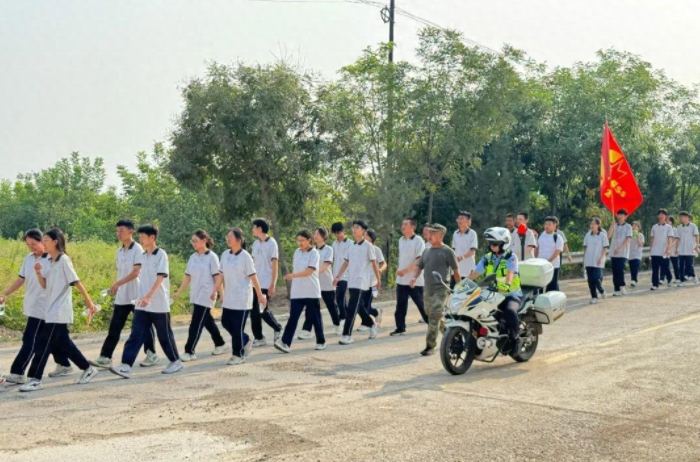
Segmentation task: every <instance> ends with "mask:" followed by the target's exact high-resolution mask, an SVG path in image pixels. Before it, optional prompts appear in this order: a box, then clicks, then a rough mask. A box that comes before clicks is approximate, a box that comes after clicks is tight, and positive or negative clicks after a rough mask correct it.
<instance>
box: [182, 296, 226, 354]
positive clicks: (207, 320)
mask: <svg viewBox="0 0 700 462" xmlns="http://www.w3.org/2000/svg"><path fill="white" fill-rule="evenodd" d="M193 306H194V311H193V312H192V320H191V321H190V330H189V333H188V335H187V343H185V353H188V354H193V353H194V350H195V348H197V343H199V338H200V337H201V335H202V330H203V329H204V328H206V329H207V331H209V334H210V335H211V339H212V340H213V341H214V346H217V347H220V346H224V345H226V342H225V341H224V339H223V337H221V332H219V328H218V327H216V321H214V318H213V317H212V315H211V308H209V307H207V306H202V305H193Z"/></svg>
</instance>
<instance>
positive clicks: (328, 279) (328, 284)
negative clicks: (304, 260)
mask: <svg viewBox="0 0 700 462" xmlns="http://www.w3.org/2000/svg"><path fill="white" fill-rule="evenodd" d="M317 250H318V255H319V259H320V261H319V271H321V267H322V266H323V264H324V263H330V265H328V268H327V269H326V271H324V272H322V273H320V274H319V275H318V280H319V282H320V284H321V290H322V291H323V292H330V291H334V290H335V286H334V285H333V247H331V246H330V245H327V244H326V245H324V246H323V247H321V248H320V249H317Z"/></svg>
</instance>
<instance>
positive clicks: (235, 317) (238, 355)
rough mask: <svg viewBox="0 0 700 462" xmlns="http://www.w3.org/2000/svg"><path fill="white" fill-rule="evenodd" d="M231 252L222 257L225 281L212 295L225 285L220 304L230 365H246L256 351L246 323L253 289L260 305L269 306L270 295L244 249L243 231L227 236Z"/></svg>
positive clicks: (237, 229) (232, 232)
mask: <svg viewBox="0 0 700 462" xmlns="http://www.w3.org/2000/svg"><path fill="white" fill-rule="evenodd" d="M226 244H227V245H228V247H229V250H227V251H226V252H224V253H223V254H221V269H220V272H221V274H222V276H223V277H222V278H219V279H218V280H217V281H216V287H215V288H214V290H213V291H212V293H211V294H210V297H211V299H212V300H214V299H215V298H216V293H217V292H218V291H219V290H220V289H221V285H222V284H223V286H224V298H223V301H222V302H221V308H222V311H223V313H222V315H221V325H222V326H224V329H226V330H227V331H228V333H229V334H231V343H232V344H233V347H232V352H233V354H232V356H231V359H229V361H228V363H227V364H228V365H229V366H237V365H239V364H243V363H245V358H246V356H248V355H249V354H250V351H251V350H252V349H253V342H251V340H250V338H249V337H248V334H246V333H245V323H246V319H247V318H248V313H249V312H250V311H251V310H252V309H253V289H255V294H256V295H257V299H258V303H259V305H261V306H264V307H266V306H267V302H268V300H267V296H266V295H265V293H264V291H263V289H262V288H261V286H260V281H258V276H257V274H256V272H255V263H253V258H252V257H251V256H250V254H249V253H248V252H247V251H246V250H245V237H244V236H243V231H242V230H241V229H240V228H231V229H230V230H229V232H228V234H227V235H226Z"/></svg>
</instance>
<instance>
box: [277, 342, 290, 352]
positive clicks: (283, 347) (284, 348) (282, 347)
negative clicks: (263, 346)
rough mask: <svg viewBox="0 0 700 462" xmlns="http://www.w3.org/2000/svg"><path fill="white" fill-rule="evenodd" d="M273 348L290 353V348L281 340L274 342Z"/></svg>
mask: <svg viewBox="0 0 700 462" xmlns="http://www.w3.org/2000/svg"><path fill="white" fill-rule="evenodd" d="M275 348H276V349H278V350H279V351H281V352H282V353H290V352H291V351H292V349H291V348H289V345H285V344H284V343H282V340H278V341H276V342H275Z"/></svg>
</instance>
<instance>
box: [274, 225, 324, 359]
mask: <svg viewBox="0 0 700 462" xmlns="http://www.w3.org/2000/svg"><path fill="white" fill-rule="evenodd" d="M297 244H298V245H299V248H298V249H297V250H296V251H295V252H294V260H293V262H294V263H293V269H292V270H293V271H294V272H293V273H291V274H286V275H285V276H284V279H285V280H287V281H292V288H291V291H290V292H289V299H290V300H291V306H290V308H289V320H288V321H287V325H286V326H285V327H284V334H283V335H282V338H281V339H280V340H277V341H276V342H275V348H276V349H278V350H279V351H281V352H282V353H289V352H290V351H291V346H292V341H293V340H294V333H295V332H296V330H297V325H298V323H299V318H300V317H301V313H302V312H303V311H304V309H306V319H307V320H309V321H310V322H311V324H312V325H313V327H314V333H315V334H316V349H317V350H325V349H326V337H325V336H324V335H323V319H322V318H321V283H320V282H319V279H318V268H319V265H320V256H319V253H318V250H316V249H314V248H313V243H312V237H311V233H310V232H309V231H307V230H305V229H304V230H301V231H299V232H298V233H297Z"/></svg>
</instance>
